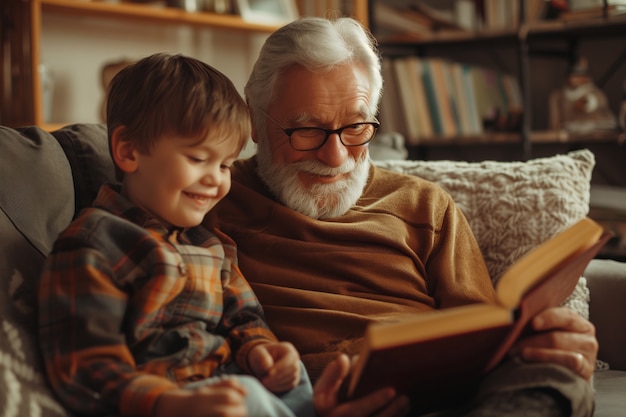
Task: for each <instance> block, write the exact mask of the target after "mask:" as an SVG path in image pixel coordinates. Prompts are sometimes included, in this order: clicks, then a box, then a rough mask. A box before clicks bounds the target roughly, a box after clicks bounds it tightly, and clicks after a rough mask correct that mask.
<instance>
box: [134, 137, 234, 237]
mask: <svg viewBox="0 0 626 417" xmlns="http://www.w3.org/2000/svg"><path fill="white" fill-rule="evenodd" d="M237 143H238V141H237V140H236V139H235V138H228V137H225V136H223V135H220V134H219V133H215V132H209V134H208V136H207V137H206V138H205V139H204V140H202V141H201V142H198V139H197V138H192V139H189V138H180V137H172V136H164V137H162V138H160V139H159V140H158V141H157V142H156V144H155V146H154V147H152V149H151V150H150V153H149V154H146V153H140V152H138V151H134V154H135V158H136V165H135V166H136V168H135V169H134V170H133V171H132V172H126V173H125V176H124V183H123V187H122V190H123V191H122V193H123V194H124V195H125V196H126V197H127V198H128V199H129V200H130V201H132V202H133V203H134V204H135V205H137V206H138V207H141V208H142V209H144V210H146V211H148V212H149V213H151V214H153V215H154V216H156V217H157V218H159V219H161V220H162V221H164V222H165V223H167V224H168V225H172V226H177V227H192V226H197V225H199V224H200V223H201V222H202V219H203V218H204V216H205V215H206V214H207V213H208V212H209V210H211V209H212V208H213V207H214V206H215V205H216V204H217V203H218V202H219V201H220V200H221V199H222V198H223V197H224V196H225V195H226V194H227V193H228V191H229V190H230V166H231V165H232V164H233V162H234V161H235V159H236V158H237V155H238V149H237Z"/></svg>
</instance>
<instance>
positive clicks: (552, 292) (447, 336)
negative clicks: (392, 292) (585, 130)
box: [343, 218, 610, 411]
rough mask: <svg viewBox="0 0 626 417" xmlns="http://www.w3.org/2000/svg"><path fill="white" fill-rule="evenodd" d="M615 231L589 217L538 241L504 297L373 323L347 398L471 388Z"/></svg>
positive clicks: (449, 396)
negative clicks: (381, 391) (389, 389)
mask: <svg viewBox="0 0 626 417" xmlns="http://www.w3.org/2000/svg"><path fill="white" fill-rule="evenodd" d="M609 237H610V236H609V234H608V233H606V232H604V231H603V228H602V227H601V226H600V225H599V224H597V223H596V222H594V221H593V220H591V219H589V218H584V219H582V220H580V221H579V222H578V223H576V224H575V225H573V226H572V227H571V228H569V229H567V230H565V231H563V232H562V233H560V234H558V235H556V236H555V237H553V238H552V239H550V240H548V241H547V242H545V243H543V244H541V245H539V246H537V247H536V248H534V249H533V250H531V251H530V252H528V253H527V254H526V255H524V256H523V257H522V258H521V259H520V260H518V261H517V262H516V263H515V264H514V265H512V266H511V268H509V269H508V270H507V271H506V272H505V273H504V274H503V275H502V277H501V278H500V280H499V281H498V283H497V285H496V297H497V303H498V304H471V305H466V306H461V307H453V308H449V309H443V310H435V311H431V312H427V313H423V314H418V315H411V316H410V317H409V318H407V319H406V320H402V321H399V322H393V323H377V324H372V325H370V326H369V327H368V329H367V331H366V333H365V341H364V347H363V350H362V351H361V353H360V354H359V356H358V359H357V361H356V363H355V365H354V366H353V369H352V374H351V376H350V377H349V378H348V383H347V385H346V386H344V387H343V388H344V389H345V390H346V391H345V392H344V394H345V396H346V398H358V397H360V396H363V395H366V394H368V393H369V392H371V391H373V390H375V389H378V388H381V387H384V386H393V387H395V388H396V389H397V390H398V392H400V393H404V394H408V395H410V396H411V398H412V399H413V402H414V404H413V406H414V407H417V409H419V410H422V411H430V409H431V408H434V407H435V406H438V405H440V404H442V403H443V404H446V405H452V401H454V400H461V399H462V397H461V395H462V393H466V394H468V395H469V394H470V393H471V388H472V387H475V386H476V385H477V382H478V381H479V380H480V378H481V377H482V376H483V375H484V374H485V373H486V372H488V371H489V370H491V369H493V368H494V367H495V366H496V365H497V364H498V363H500V362H501V361H502V359H503V358H504V357H505V356H506V354H507V352H508V351H509V349H510V348H511V346H512V345H513V344H514V343H515V341H516V340H517V339H518V337H519V336H520V335H521V334H522V333H523V332H524V331H528V330H527V326H528V322H529V320H530V319H532V318H533V317H534V316H535V315H536V314H537V313H539V312H541V311H542V310H544V309H546V308H548V307H552V306H557V305H559V304H561V303H562V302H563V301H564V300H565V299H566V298H567V297H568V296H569V295H570V294H571V293H572V291H573V290H574V288H575V287H576V284H577V282H578V280H579V278H580V276H581V275H582V274H583V272H584V270H585V268H586V267H587V264H588V263H589V261H590V260H591V259H593V257H594V256H595V255H596V253H597V252H598V251H599V250H600V248H601V247H602V246H603V245H604V244H605V243H606V241H607V240H608V238H609Z"/></svg>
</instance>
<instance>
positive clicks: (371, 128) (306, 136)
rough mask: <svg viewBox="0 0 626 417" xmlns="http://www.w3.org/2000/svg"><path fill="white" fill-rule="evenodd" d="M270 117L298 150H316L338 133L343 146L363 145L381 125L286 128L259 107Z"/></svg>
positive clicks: (369, 123) (369, 140) (356, 124)
mask: <svg viewBox="0 0 626 417" xmlns="http://www.w3.org/2000/svg"><path fill="white" fill-rule="evenodd" d="M259 110H260V111H261V112H262V113H263V114H264V115H265V116H267V118H268V119H270V120H271V121H272V122H274V123H275V124H276V126H278V127H279V128H280V129H281V130H282V131H283V132H284V133H285V135H287V136H288V137H289V144H290V145H291V147H292V148H293V149H295V150H296V151H314V150H316V149H319V148H321V147H322V146H324V144H325V143H326V141H327V140H328V138H329V137H330V135H332V134H333V133H336V134H337V135H338V136H339V140H340V141H341V143H342V144H343V146H363V145H365V144H367V143H369V142H371V141H372V139H374V135H375V134H376V131H377V130H378V128H379V127H380V123H379V122H378V121H375V122H361V123H352V124H349V125H346V126H343V127H340V128H339V129H324V128H321V127H291V128H284V127H282V126H281V124H280V123H278V122H277V121H276V120H275V119H274V118H273V117H272V116H270V115H269V114H267V113H266V112H265V111H264V110H261V109H259Z"/></svg>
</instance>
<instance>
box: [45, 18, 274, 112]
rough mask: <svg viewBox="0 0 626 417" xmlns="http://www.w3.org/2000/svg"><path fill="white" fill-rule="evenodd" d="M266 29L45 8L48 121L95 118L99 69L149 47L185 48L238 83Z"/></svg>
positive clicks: (142, 53) (99, 95)
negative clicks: (74, 13) (241, 29)
mask: <svg viewBox="0 0 626 417" xmlns="http://www.w3.org/2000/svg"><path fill="white" fill-rule="evenodd" d="M266 37H267V34H252V33H248V32H245V33H244V32H237V31H227V30H215V29H211V28H199V27H193V28H189V27H181V26H177V25H168V24H162V23H158V24H157V23H137V22H135V21H115V20H112V19H101V18H93V17H76V16H70V17H68V16H62V15H57V14H51V13H44V16H43V18H42V36H41V57H42V59H41V61H42V63H44V64H45V65H46V66H47V67H48V68H49V69H50V71H51V73H52V77H53V79H54V86H53V94H52V108H51V112H50V120H48V121H49V122H53V123H71V122H99V121H100V106H101V103H102V100H103V89H102V86H101V69H102V66H103V65H104V64H105V63H108V62H111V61H118V60H120V59H129V60H136V59H139V58H141V57H143V56H146V55H149V54H151V53H154V52H170V53H184V54H186V55H190V56H193V57H196V58H198V59H201V60H203V61H205V62H207V63H208V64H210V65H212V66H214V67H215V68H217V69H218V70H220V71H222V72H224V73H225V74H226V75H228V76H229V77H230V78H231V80H233V83H234V84H235V85H236V86H237V88H238V90H239V91H240V93H241V94H242V95H243V86H244V84H245V82H246V80H247V77H248V74H249V72H250V70H251V69H252V65H253V63H254V60H255V59H256V57H257V55H258V51H259V49H260V47H261V45H262V43H263V41H264V40H265V38H266Z"/></svg>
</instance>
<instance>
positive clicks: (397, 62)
mask: <svg viewBox="0 0 626 417" xmlns="http://www.w3.org/2000/svg"><path fill="white" fill-rule="evenodd" d="M383 76H384V79H385V87H384V93H383V97H382V101H381V105H380V114H379V118H380V121H381V124H382V126H383V129H384V131H395V132H400V133H402V134H403V135H404V137H405V138H406V140H407V143H408V144H410V145H417V144H419V143H420V141H421V140H422V139H432V138H437V137H443V138H451V137H459V136H478V135H481V134H483V133H484V132H485V131H486V130H489V131H518V130H519V126H520V123H521V117H522V112H523V103H522V94H521V89H520V84H519V81H518V80H517V78H516V77H515V76H513V75H511V74H507V73H504V72H501V71H498V70H495V69H492V68H484V67H479V66H475V65H469V64H464V63H459V62H453V61H448V60H445V59H442V58H419V57H417V56H404V57H398V58H393V59H390V58H385V59H383Z"/></svg>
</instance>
